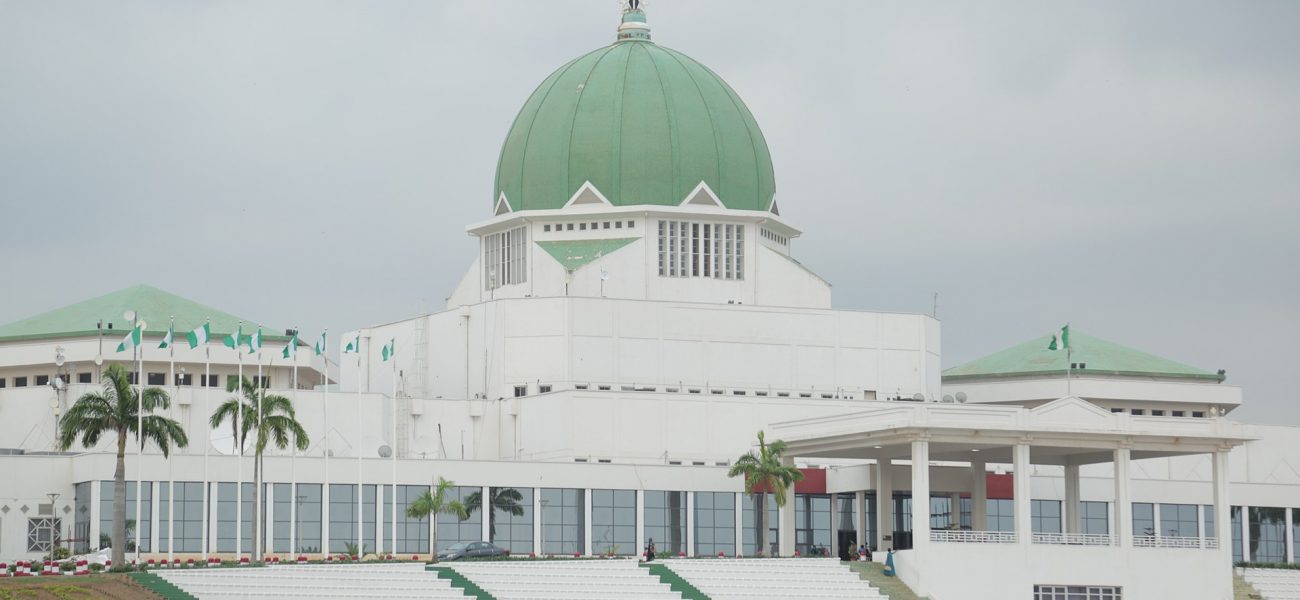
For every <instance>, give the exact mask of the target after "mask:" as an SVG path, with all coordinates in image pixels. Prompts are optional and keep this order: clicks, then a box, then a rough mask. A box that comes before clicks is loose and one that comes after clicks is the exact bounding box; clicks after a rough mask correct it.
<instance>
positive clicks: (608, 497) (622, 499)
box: [591, 490, 735, 556]
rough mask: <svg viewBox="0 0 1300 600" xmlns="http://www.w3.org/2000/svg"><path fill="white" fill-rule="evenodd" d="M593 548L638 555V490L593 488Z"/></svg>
mask: <svg viewBox="0 0 1300 600" xmlns="http://www.w3.org/2000/svg"><path fill="white" fill-rule="evenodd" d="M732 530H733V531H734V530H735V526H734V525H733V526H732ZM733 545H734V544H733ZM591 551H592V552H593V553H595V554H603V555H620V556H633V555H635V554H637V547H636V492H635V491H633V490H592V491H591Z"/></svg>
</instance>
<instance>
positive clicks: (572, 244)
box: [537, 238, 637, 271]
mask: <svg viewBox="0 0 1300 600" xmlns="http://www.w3.org/2000/svg"><path fill="white" fill-rule="evenodd" d="M636 240H637V238H614V239H608V240H564V241H556V242H537V245H538V246H541V247H542V249H543V250H545V251H546V253H547V254H550V255H551V258H554V259H555V261H556V262H558V263H560V264H561V265H562V266H564V268H565V269H568V270H570V271H573V270H576V269H577V268H578V267H581V266H583V265H585V264H587V263H590V262H591V261H594V260H596V259H598V258H600V257H602V256H605V255H606V254H609V253H610V252H613V251H615V250H618V249H619V248H622V247H623V246H626V245H628V244H631V243H632V242H635V241H636Z"/></svg>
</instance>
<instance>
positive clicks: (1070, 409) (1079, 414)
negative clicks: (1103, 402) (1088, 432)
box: [1029, 396, 1116, 429]
mask: <svg viewBox="0 0 1300 600" xmlns="http://www.w3.org/2000/svg"><path fill="white" fill-rule="evenodd" d="M1029 414H1030V417H1031V418H1032V419H1033V421H1034V424H1035V425H1053V426H1058V427H1059V426H1065V427H1072V428H1081V429H1095V428H1102V427H1105V428H1113V427H1114V426H1115V421H1116V419H1115V415H1113V414H1111V413H1110V412H1108V411H1106V410H1105V409H1103V408H1101V407H1100V406H1097V405H1096V404H1093V403H1091V402H1088V401H1087V400H1084V399H1082V398H1079V397H1078V396H1067V397H1065V398H1061V399H1059V400H1053V401H1051V402H1048V403H1047V404H1044V405H1042V406H1039V407H1036V408H1033V409H1031V410H1030V411H1029Z"/></svg>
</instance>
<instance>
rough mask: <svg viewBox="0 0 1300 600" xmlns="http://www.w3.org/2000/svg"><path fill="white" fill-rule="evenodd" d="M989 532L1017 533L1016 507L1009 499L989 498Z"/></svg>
mask: <svg viewBox="0 0 1300 600" xmlns="http://www.w3.org/2000/svg"><path fill="white" fill-rule="evenodd" d="M987 509H988V510H987V513H988V525H989V531H1015V530H1016V506H1015V501H1013V500H1011V499H1009V498H989V499H988V504H987Z"/></svg>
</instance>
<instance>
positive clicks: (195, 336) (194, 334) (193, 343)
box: [185, 323, 212, 348]
mask: <svg viewBox="0 0 1300 600" xmlns="http://www.w3.org/2000/svg"><path fill="white" fill-rule="evenodd" d="M210 335H212V330H211V329H209V328H208V324H207V323H204V324H203V326H202V327H200V328H198V329H195V330H194V331H191V332H189V333H187V334H185V339H186V340H188V341H189V343H190V348H198V347H199V346H200V345H202V344H206V343H208V336H210Z"/></svg>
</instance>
